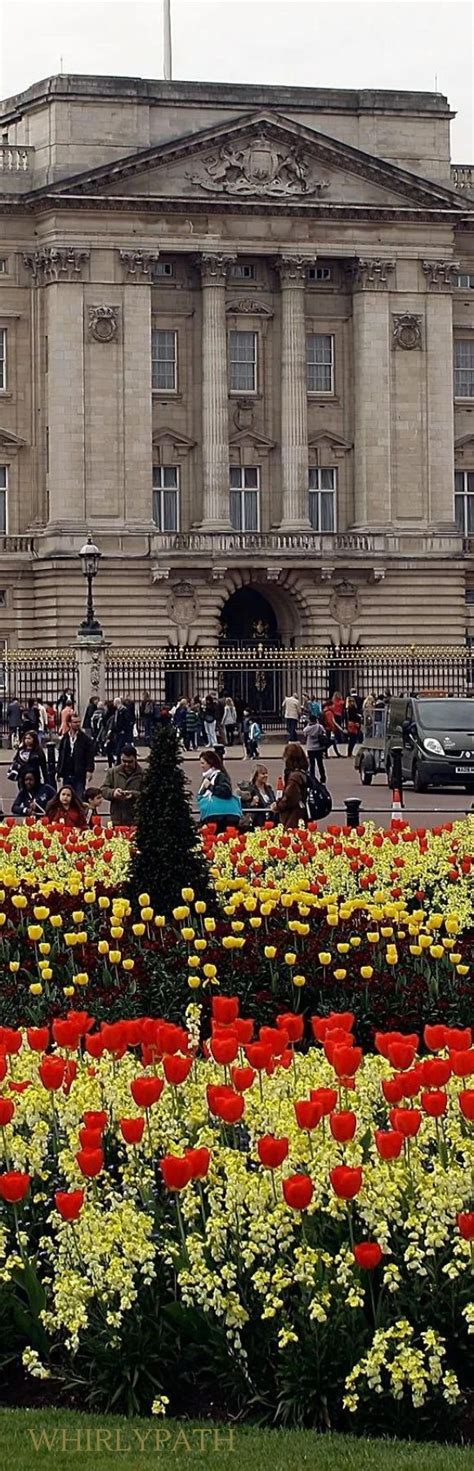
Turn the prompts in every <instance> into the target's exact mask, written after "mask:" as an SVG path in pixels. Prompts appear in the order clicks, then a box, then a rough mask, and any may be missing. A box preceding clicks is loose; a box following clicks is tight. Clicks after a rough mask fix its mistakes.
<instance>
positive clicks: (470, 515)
mask: <svg viewBox="0 0 474 1471" xmlns="http://www.w3.org/2000/svg"><path fill="white" fill-rule="evenodd" d="M466 511H467V515H466V522H467V526H466V531H467V535H468V536H474V495H468V496H466Z"/></svg>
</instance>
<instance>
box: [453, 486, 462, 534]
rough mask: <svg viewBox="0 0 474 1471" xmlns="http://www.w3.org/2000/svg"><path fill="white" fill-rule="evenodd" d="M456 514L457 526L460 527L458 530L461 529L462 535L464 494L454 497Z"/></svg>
mask: <svg viewBox="0 0 474 1471" xmlns="http://www.w3.org/2000/svg"><path fill="white" fill-rule="evenodd" d="M454 515H455V520H456V526H457V528H458V531H460V532H461V533H462V535H463V536H464V496H463V495H456V496H455V497H454Z"/></svg>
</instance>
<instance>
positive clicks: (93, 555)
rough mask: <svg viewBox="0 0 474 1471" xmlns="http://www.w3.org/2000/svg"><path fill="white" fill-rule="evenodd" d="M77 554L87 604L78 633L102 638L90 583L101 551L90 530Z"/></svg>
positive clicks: (83, 636)
mask: <svg viewBox="0 0 474 1471" xmlns="http://www.w3.org/2000/svg"><path fill="white" fill-rule="evenodd" d="M79 556H80V559H81V564H82V572H83V575H84V577H86V578H87V606H86V616H85V618H83V620H82V623H81V624H80V625H79V628H78V634H79V637H80V638H102V637H103V634H102V629H101V626H100V623H99V621H98V619H97V618H96V616H95V610H94V600H93V597H92V583H93V581H94V577H96V576H97V572H98V569H99V562H100V558H101V556H102V552H100V551H99V548H98V547H96V545H95V542H93V540H92V537H91V534H90V532H89V536H88V538H87V541H86V543H85V546H83V547H81V550H80V552H79Z"/></svg>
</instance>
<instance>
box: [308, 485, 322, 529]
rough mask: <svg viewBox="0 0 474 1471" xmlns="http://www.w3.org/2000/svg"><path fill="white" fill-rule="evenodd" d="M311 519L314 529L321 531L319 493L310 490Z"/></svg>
mask: <svg viewBox="0 0 474 1471" xmlns="http://www.w3.org/2000/svg"><path fill="white" fill-rule="evenodd" d="M308 499H309V521H310V526H311V527H312V529H313V531H319V495H318V492H317V491H313V490H310V492H309V497H308Z"/></svg>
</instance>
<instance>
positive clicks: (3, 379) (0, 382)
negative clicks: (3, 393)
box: [0, 327, 7, 390]
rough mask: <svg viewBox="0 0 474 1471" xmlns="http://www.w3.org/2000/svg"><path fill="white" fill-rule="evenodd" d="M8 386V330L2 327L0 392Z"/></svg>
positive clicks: (0, 330) (0, 333)
mask: <svg viewBox="0 0 474 1471" xmlns="http://www.w3.org/2000/svg"><path fill="white" fill-rule="evenodd" d="M6 386H7V329H6V327H0V390H1V389H5V388H6Z"/></svg>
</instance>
